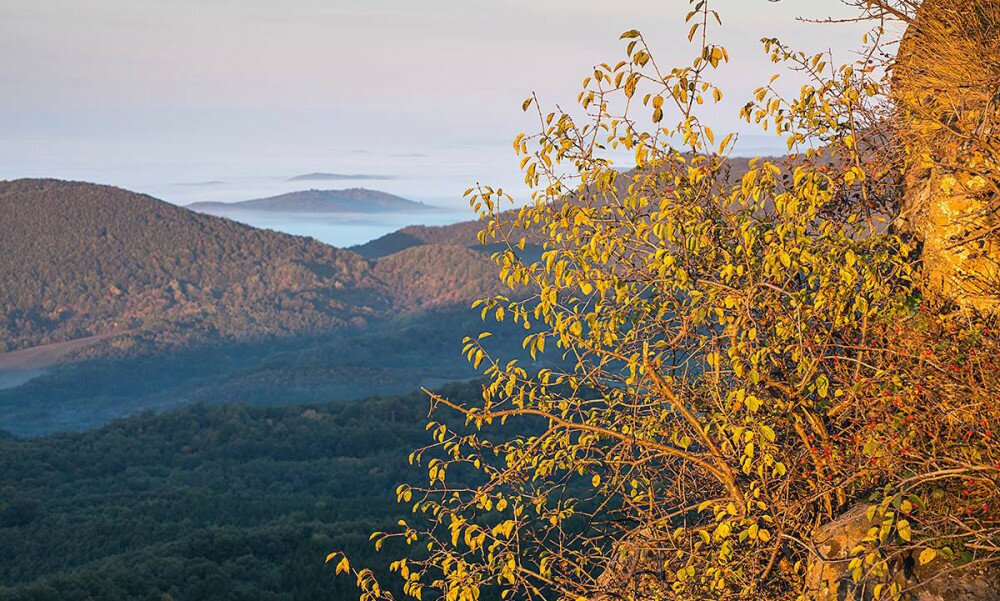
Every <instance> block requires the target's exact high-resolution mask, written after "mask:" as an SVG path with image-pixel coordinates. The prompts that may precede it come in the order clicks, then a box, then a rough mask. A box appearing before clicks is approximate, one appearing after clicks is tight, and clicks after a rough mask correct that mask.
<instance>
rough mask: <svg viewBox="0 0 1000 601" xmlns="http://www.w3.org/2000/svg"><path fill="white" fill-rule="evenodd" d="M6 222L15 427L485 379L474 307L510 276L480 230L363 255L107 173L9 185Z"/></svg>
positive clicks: (9, 424)
mask: <svg viewBox="0 0 1000 601" xmlns="http://www.w3.org/2000/svg"><path fill="white" fill-rule="evenodd" d="M0 220H2V222H3V223H4V225H5V227H4V228H3V230H2V231H0V345H2V347H0V348H2V349H3V350H5V351H6V352H5V353H4V352H0V430H8V431H10V432H14V433H17V434H19V435H38V434H43V433H46V432H52V431H60V430H77V429H84V428H92V427H97V426H100V425H101V424H104V423H107V422H108V421H109V420H111V419H115V418H118V417H123V416H128V415H132V414H134V413H136V412H138V411H142V410H146V409H154V410H157V411H161V410H165V409H170V408H173V407H178V406H181V405H184V404H186V403H190V402H196V401H203V402H207V403H222V402H228V401H244V402H248V403H252V404H273V405H277V404H287V403H290V402H318V401H325V400H330V399H350V398H359V397H363V396H368V395H371V394H387V393H399V392H404V391H407V390H412V389H414V388H416V387H417V386H422V385H433V384H434V383H435V382H442V381H448V380H454V379H466V378H469V377H473V376H474V375H475V372H474V371H473V370H471V369H470V368H469V366H468V364H467V363H466V362H465V361H464V359H463V358H462V357H461V355H460V348H461V340H462V337H463V336H465V335H466V334H476V333H478V332H479V331H481V329H483V325H482V323H481V322H480V321H479V318H478V313H477V312H472V311H470V310H469V304H470V303H471V301H472V300H475V299H477V298H481V297H483V296H487V295H490V294H493V293H497V292H501V291H502V286H501V285H500V283H499V281H498V280H497V278H496V275H495V273H496V271H495V270H496V268H495V266H494V265H493V264H492V263H491V262H490V261H489V259H488V258H487V257H486V256H485V255H484V254H482V253H479V252H475V251H473V250H470V249H469V248H466V247H465V246H464V245H448V244H439V243H437V242H430V243H423V244H421V245H420V246H419V247H416V248H410V249H405V250H403V251H401V252H399V253H391V254H388V255H386V256H383V257H380V258H376V259H365V258H363V257H361V256H360V255H358V254H356V253H354V252H351V251H347V250H339V249H336V248H333V247H330V246H327V245H325V244H321V243H319V242H316V241H315V240H312V239H308V238H301V237H296V236H289V235H285V234H280V233H275V232H270V231H262V230H257V229H254V228H251V227H248V226H244V225H240V224H237V223H234V222H232V221H229V220H225V219H220V218H217V217H211V216H207V215H200V214H197V213H194V212H191V211H188V210H185V209H183V208H180V207H176V206H174V205H170V204H168V203H165V202H161V201H159V200H156V199H154V198H151V197H149V196H144V195H140V194H134V193H131V192H128V191H126V190H121V189H118V188H112V187H108V186H98V185H94V184H84V183H77V182H62V181H55V180H19V181H14V182H2V183H0ZM463 227H465V226H463ZM512 340H513V342H512V345H511V346H512V351H517V350H518V348H519V345H517V344H515V343H516V342H518V341H519V340H520V338H514V339H512ZM84 343H86V344H84ZM4 365H7V366H8V367H9V369H5V368H4Z"/></svg>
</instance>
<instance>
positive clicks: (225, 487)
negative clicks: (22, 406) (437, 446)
mask: <svg viewBox="0 0 1000 601" xmlns="http://www.w3.org/2000/svg"><path fill="white" fill-rule="evenodd" d="M478 390H479V389H478V386H477V385H474V384H468V385H451V386H449V387H446V388H445V392H446V393H447V394H448V395H450V396H451V397H453V398H472V397H474V396H475V395H477V394H478ZM427 408H428V401H427V397H426V396H425V395H424V394H423V393H414V394H409V395H405V396H398V397H384V398H373V399H366V400H364V401H355V402H350V403H342V404H323V405H314V406H295V407H283V408H261V407H249V406H246V405H242V404H230V405H227V406H223V407H207V406H204V405H195V406H190V407H187V408H183V409H180V410H177V411H174V412H170V413H165V414H162V415H153V414H151V413H146V414H142V415H139V416H136V417H132V418H129V419H125V420H121V421H116V422H114V423H112V424H110V425H108V426H105V427H104V428H101V429H99V430H93V431H90V432H86V433H80V434H58V435H52V436H47V437H43V438H36V439H29V440H17V439H14V438H11V437H4V438H0V599H4V600H10V601H14V600H18V601H20V600H24V601H29V600H30V601H46V600H53V601H57V600H58V601H72V600H84V599H100V600H102V601H105V600H106V601H114V600H118V599H121V600H126V599H128V600H132V599H148V600H150V601H152V600H156V601H163V600H164V599H173V600H175V601H182V600H202V599H220V600H236V599H247V600H250V599H254V600H260V599H266V600H288V601H291V600H298V599H303V600H305V599H309V600H322V599H346V598H354V597H356V590H354V589H353V588H352V586H351V585H352V582H351V581H350V579H345V578H339V579H335V578H333V576H332V569H331V567H330V566H326V565H324V563H323V561H324V558H325V556H326V554H327V553H329V552H331V551H333V550H342V551H347V552H349V553H350V555H351V557H352V558H358V560H359V561H365V562H369V563H370V564H371V565H380V563H379V562H380V561H381V559H380V558H379V557H378V556H374V555H373V552H372V551H373V550H372V548H371V546H370V544H369V543H368V535H369V534H370V533H371V532H372V531H374V530H377V529H379V528H384V527H386V525H387V524H392V523H394V522H395V520H396V519H398V518H397V516H398V515H400V514H399V512H400V511H401V510H402V509H403V508H401V507H397V506H396V505H395V503H394V500H393V499H392V494H393V490H394V489H395V487H396V485H397V484H399V483H400V482H402V481H404V480H405V479H407V478H408V477H409V476H412V475H413V472H410V470H412V469H415V468H410V467H409V465H408V464H407V462H406V455H407V454H408V453H409V451H410V450H412V449H413V448H416V447H418V446H421V445H423V444H426V443H428V442H429V440H430V438H429V435H428V434H427V433H426V432H424V427H423V424H424V422H425V420H424V418H425V417H426V415H427ZM408 474H409V475H408ZM352 595H353V597H352Z"/></svg>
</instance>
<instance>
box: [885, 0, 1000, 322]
mask: <svg viewBox="0 0 1000 601" xmlns="http://www.w3.org/2000/svg"><path fill="white" fill-rule="evenodd" d="M894 77H895V81H894V90H893V93H894V96H895V99H896V101H897V104H898V106H899V108H900V111H901V117H902V122H903V126H902V128H903V132H902V133H903V139H904V142H905V144H906V147H907V156H908V162H907V165H906V174H905V175H906V187H907V191H906V198H907V206H906V207H905V219H906V221H907V223H908V225H909V227H910V229H911V230H912V231H913V232H914V234H915V235H916V236H917V237H918V238H919V239H920V241H921V242H922V243H923V252H922V259H923V278H924V281H925V284H926V286H927V287H928V289H929V291H930V292H932V293H935V294H941V295H944V296H946V297H948V298H950V299H952V300H954V301H955V302H957V303H958V304H959V305H961V306H963V307H974V308H976V309H979V310H981V311H997V310H1000V214H998V213H1000V187H998V186H1000V0H925V2H924V3H923V5H922V6H921V7H920V9H919V11H918V13H917V17H916V19H915V20H914V21H913V22H912V23H911V24H910V26H909V28H908V30H907V33H906V35H905V37H904V39H903V42H902V44H901V46H900V50H899V54H898V58H897V60H896V65H895V70H894Z"/></svg>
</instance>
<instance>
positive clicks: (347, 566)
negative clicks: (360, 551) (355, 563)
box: [335, 557, 351, 574]
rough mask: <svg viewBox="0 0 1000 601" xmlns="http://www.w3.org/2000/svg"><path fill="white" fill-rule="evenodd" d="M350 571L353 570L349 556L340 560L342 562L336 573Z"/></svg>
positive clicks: (338, 565)
mask: <svg viewBox="0 0 1000 601" xmlns="http://www.w3.org/2000/svg"><path fill="white" fill-rule="evenodd" d="M350 571H351V562H350V561H348V560H347V557H344V558H343V559H341V560H340V563H338V564H337V569H336V571H335V573H336V574H340V573H341V572H350Z"/></svg>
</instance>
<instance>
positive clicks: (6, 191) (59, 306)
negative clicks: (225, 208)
mask: <svg viewBox="0 0 1000 601" xmlns="http://www.w3.org/2000/svg"><path fill="white" fill-rule="evenodd" d="M0 220H2V221H3V223H4V227H3V229H2V231H0V257H2V259H0V261H2V262H3V264H2V265H0V344H3V345H5V346H6V347H7V348H8V349H16V348H22V347H26V346H32V345H37V344H42V343H46V342H58V341H64V340H70V339H73V338H80V337H83V336H87V335H91V334H100V333H104V332H110V331H115V332H140V331H147V332H148V331H153V332H155V333H156V335H160V334H162V335H163V336H166V337H167V338H170V339H180V340H181V341H184V340H186V339H189V338H192V339H204V338H207V337H208V336H212V337H219V338H223V339H234V340H247V339H251V338H255V337H262V336H267V335H282V334H289V333H298V332H314V331H322V330H333V329H338V328H343V327H345V326H349V325H351V324H363V323H365V322H366V321H367V320H369V319H371V318H372V317H376V316H378V315H380V314H382V313H384V312H385V310H386V308H387V307H388V306H390V304H391V301H390V300H389V299H388V298H387V296H386V294H385V290H384V286H382V285H381V284H380V282H378V281H377V280H376V279H375V278H374V277H372V275H371V272H370V270H369V269H367V265H366V263H365V262H364V261H363V260H361V259H360V258H359V257H358V256H357V255H355V254H354V253H350V252H346V251H341V250H337V249H334V248H332V247H329V246H327V245H324V244H320V243H318V242H315V241H313V240H309V239H306V238H298V237H294V236H287V235H283V234H279V233H275V232H269V231H264V230H256V229H253V228H250V227H247V226H243V225H240V224H238V223H235V222H232V221H228V220H224V219H219V218H215V217H210V216H205V215H198V214H196V213H192V212H191V211H187V210H185V209H182V208H180V207H176V206H173V205H170V204H168V203H165V202H162V201H158V200H155V199H153V198H151V197H148V196H143V195H140V194H134V193H131V192H128V191H125V190H121V189H118V188H112V187H110V186H99V185H94V184H85V183H76V182H61V181H55V180H18V181H13V182H3V183H0Z"/></svg>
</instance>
